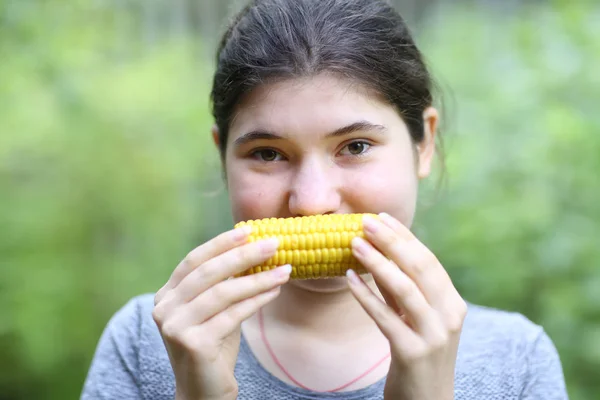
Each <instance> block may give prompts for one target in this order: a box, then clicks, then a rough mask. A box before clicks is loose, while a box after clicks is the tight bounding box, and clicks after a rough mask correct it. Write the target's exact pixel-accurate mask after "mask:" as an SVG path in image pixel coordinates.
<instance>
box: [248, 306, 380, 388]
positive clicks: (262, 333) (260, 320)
mask: <svg viewBox="0 0 600 400" xmlns="http://www.w3.org/2000/svg"><path fill="white" fill-rule="evenodd" d="M258 325H259V327H260V336H261V338H262V341H263V343H264V345H265V347H266V348H267V350H268V351H269V354H270V355H271V358H272V359H273V361H274V362H275V364H277V366H278V367H279V369H280V370H281V372H283V373H284V374H285V376H287V377H288V378H289V379H290V380H291V381H292V382H294V383H295V384H296V385H298V386H299V387H301V388H302V389H306V390H311V391H313V392H317V390H313V389H310V388H308V387H306V386H304V385H303V384H301V383H300V382H298V381H297V380H296V379H294V377H293V376H292V375H291V374H290V373H289V372H288V371H287V369H286V368H285V367H284V366H283V365H282V364H281V362H280V361H279V359H278V358H277V356H276V355H275V353H274V352H273V349H272V348H271V345H270V344H269V341H268V340H267V335H266V334H265V325H264V320H263V315H262V308H259V309H258ZM390 355H391V353H387V354H386V355H385V357H383V358H382V359H381V360H379V361H377V362H376V363H375V365H373V366H372V367H371V368H369V369H367V370H366V371H365V372H363V373H362V374H360V375H359V376H357V377H356V378H354V379H352V380H351V381H350V382H348V383H345V384H343V385H341V386H338V387H336V388H335V389H331V390H326V391H325V392H337V391H339V390H342V389H344V388H346V387H348V386H350V385H352V384H353V383H354V382H357V381H358V380H360V379H362V378H364V377H365V376H367V375H368V374H369V373H371V372H372V371H374V370H375V368H377V367H378V366H379V365H380V364H381V363H383V362H384V361H385V360H386V359H387V358H388V357H389V356H390Z"/></svg>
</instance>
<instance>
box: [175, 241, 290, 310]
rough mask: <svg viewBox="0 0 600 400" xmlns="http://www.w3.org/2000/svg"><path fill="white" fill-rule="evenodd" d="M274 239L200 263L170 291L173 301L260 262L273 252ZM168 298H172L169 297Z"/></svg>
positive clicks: (237, 248) (188, 299) (195, 292)
mask: <svg viewBox="0 0 600 400" xmlns="http://www.w3.org/2000/svg"><path fill="white" fill-rule="evenodd" d="M277 247H279V241H278V239H277V238H269V239H265V240H260V241H258V242H252V243H247V244H245V245H242V246H239V247H236V248H234V249H231V250H229V251H227V252H225V253H223V254H220V255H218V256H216V257H214V258H211V259H210V260H208V261H206V262H205V263H203V264H202V265H201V266H199V267H198V268H196V269H195V270H194V271H192V272H191V273H189V274H188V275H187V276H186V277H185V278H184V279H183V280H182V281H181V282H180V283H179V285H177V286H176V287H175V288H174V289H173V290H172V293H173V294H172V300H175V301H179V302H187V301H190V300H192V299H193V298H194V297H196V296H198V295H199V294H200V293H202V292H204V291H205V290H207V289H208V288H210V287H213V286H214V285H216V284H217V283H220V282H222V281H224V280H225V279H227V278H229V277H231V276H234V275H236V274H238V273H241V272H243V271H245V270H247V269H248V268H251V267H253V266H256V265H259V264H261V263H263V262H265V261H266V260H268V259H269V258H271V257H272V256H274V255H275V252H276V251H277ZM169 300H171V299H169Z"/></svg>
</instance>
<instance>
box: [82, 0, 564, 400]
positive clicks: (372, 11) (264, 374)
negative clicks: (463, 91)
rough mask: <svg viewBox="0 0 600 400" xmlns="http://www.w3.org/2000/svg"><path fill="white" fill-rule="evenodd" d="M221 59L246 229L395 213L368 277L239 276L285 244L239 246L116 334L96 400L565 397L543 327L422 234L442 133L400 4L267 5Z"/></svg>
mask: <svg viewBox="0 0 600 400" xmlns="http://www.w3.org/2000/svg"><path fill="white" fill-rule="evenodd" d="M217 60H218V62H217V69H216V73H215V76H214V86H213V91H212V94H211V96H212V101H213V105H214V108H213V113H214V118H215V126H214V129H213V132H212V135H213V138H214V142H215V144H216V147H217V149H218V151H220V154H221V159H222V162H223V168H224V172H225V176H226V181H227V186H228V192H229V195H230V199H231V205H232V213H233V217H234V220H235V221H242V220H249V219H258V218H265V217H292V216H307V215H316V214H331V213H377V214H379V215H380V218H378V219H374V218H365V219H364V229H365V234H366V240H360V239H355V240H354V241H353V242H352V248H353V250H352V251H353V254H354V255H355V256H356V257H357V258H358V260H359V261H360V263H361V264H362V265H363V266H364V267H365V269H366V270H367V271H368V272H369V273H368V274H364V275H362V276H357V274H356V273H354V272H353V271H352V270H350V271H349V272H348V274H347V276H346V277H339V278H332V279H316V280H290V279H289V273H290V269H289V266H281V267H280V268H277V269H275V270H272V271H268V272H262V273H259V274H255V275H250V276H245V277H241V278H231V277H232V276H234V275H236V274H237V273H239V272H242V271H244V270H246V269H248V268H249V267H252V266H254V265H258V264H260V263H261V262H263V261H265V260H267V259H268V258H270V257H271V256H272V255H273V254H274V252H275V250H276V248H277V246H278V243H277V241H276V240H273V239H271V240H263V241H260V242H252V243H248V242H247V234H248V233H247V232H246V231H245V230H244V229H242V228H239V229H236V230H232V231H229V232H225V233H223V234H221V235H219V236H217V237H215V238H214V239H212V240H210V241H208V242H206V243H204V244H202V245H201V246H199V247H197V248H196V249H193V250H192V251H191V252H190V253H189V254H188V255H187V257H185V258H184V259H183V261H182V262H181V263H179V265H178V266H177V267H176V268H175V269H174V272H173V273H172V275H171V277H170V279H169V280H168V281H167V282H166V284H165V285H164V286H163V287H162V288H161V289H160V290H159V291H158V292H157V293H156V294H155V295H145V296H140V297H136V298H135V299H133V300H132V301H131V302H129V303H128V304H127V305H126V306H125V307H124V308H123V309H122V310H120V311H119V312H118V313H117V314H116V315H115V316H114V317H113V318H112V320H111V321H110V323H109V324H108V326H107V328H106V330H105V332H104V333H103V335H102V338H101V340H100V343H99V346H98V349H97V352H96V354H95V357H94V361H93V363H92V366H91V369H90V371H89V375H88V378H87V380H86V383H85V387H84V391H83V395H82V398H85V399H92V398H106V399H118V398H129V399H172V398H176V399H181V400H192V399H193V400H199V399H203V400H204V399H211V400H212V399H236V398H237V399H242V400H246V399H320V398H326V399H382V398H383V399H388V400H389V399H394V400H450V399H457V400H458V399H486V400H493V399H503V400H504V399H539V400H550V399H566V398H567V394H566V390H565V384H564V378H563V372H562V368H561V364H560V360H559V357H558V354H557V352H556V349H555V347H554V345H553V343H552V341H551V340H550V338H549V337H548V336H547V335H546V333H545V332H544V330H543V329H542V328H541V327H539V326H537V325H535V324H533V323H532V322H530V321H528V320H527V319H526V318H524V317H523V316H521V315H519V314H515V313H508V312H503V311H500V310H494V309H488V308H484V307H480V306H476V305H473V304H469V303H467V302H465V300H463V299H462V298H461V296H460V294H459V293H458V292H457V290H456V289H455V288H454V286H453V284H452V281H451V279H450V277H449V276H448V273H447V272H446V270H445V269H444V266H443V265H442V264H441V263H440V261H439V260H438V259H437V258H436V256H435V255H434V253H433V252H432V251H431V250H430V249H428V248H426V247H425V246H424V245H423V244H422V243H421V242H420V241H419V240H418V239H417V238H416V237H415V236H413V234H412V233H411V231H410V226H411V224H412V221H413V217H414V214H415V208H416V204H417V194H418V183H419V180H420V179H423V178H426V177H427V176H428V175H429V174H430V168H431V164H432V161H433V159H434V156H435V153H436V152H435V142H436V132H437V125H438V120H439V116H438V112H437V111H436V109H435V108H433V106H432V100H433V99H432V93H431V87H432V83H431V79H430V75H429V73H428V71H427V69H426V66H425V65H424V62H423V61H422V58H421V55H420V53H419V50H418V49H417V48H416V46H415V44H414V42H413V40H412V38H411V36H410V33H409V31H408V29H407V27H406V25H405V24H404V22H403V20H402V19H401V17H400V16H399V15H398V14H397V13H396V12H395V11H394V10H393V9H392V8H391V7H390V6H389V5H388V4H387V3H385V2H384V1H378V0H257V1H254V2H252V3H251V4H250V5H249V6H247V7H246V8H245V9H244V10H242V11H241V13H240V14H239V15H238V17H237V19H236V20H235V21H234V22H233V23H232V25H231V26H230V28H229V30H228V31H227V32H226V34H225V36H224V37H223V40H222V42H221V45H220V48H219V50H218V57H217Z"/></svg>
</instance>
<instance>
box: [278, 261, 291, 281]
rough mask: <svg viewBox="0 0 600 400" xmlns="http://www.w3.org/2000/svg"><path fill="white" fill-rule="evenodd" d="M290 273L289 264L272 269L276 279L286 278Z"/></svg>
mask: <svg viewBox="0 0 600 400" xmlns="http://www.w3.org/2000/svg"><path fill="white" fill-rule="evenodd" d="M291 272H292V266H291V265H290V264H286V265H282V266H281V267H277V268H275V269H274V274H275V276H277V277H278V278H284V277H287V276H288V275H289V274H290V273H291Z"/></svg>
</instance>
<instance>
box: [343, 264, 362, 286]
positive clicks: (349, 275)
mask: <svg viewBox="0 0 600 400" xmlns="http://www.w3.org/2000/svg"><path fill="white" fill-rule="evenodd" d="M346 277H347V278H348V281H349V282H350V283H351V284H353V285H358V284H359V283H360V280H359V279H358V275H356V272H354V270H353V269H350V268H349V269H348V270H347V271H346Z"/></svg>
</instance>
